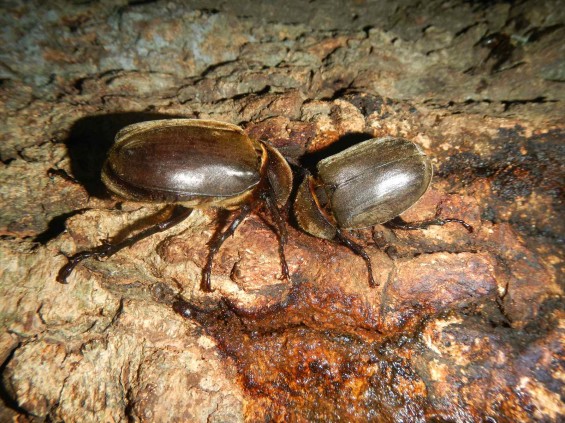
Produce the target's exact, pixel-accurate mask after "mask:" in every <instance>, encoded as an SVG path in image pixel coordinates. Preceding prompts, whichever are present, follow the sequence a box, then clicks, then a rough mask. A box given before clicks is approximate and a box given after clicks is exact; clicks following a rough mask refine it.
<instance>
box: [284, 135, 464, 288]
mask: <svg viewBox="0 0 565 423" xmlns="http://www.w3.org/2000/svg"><path fill="white" fill-rule="evenodd" d="M316 168H317V175H316V177H314V176H312V175H308V176H307V177H306V178H304V180H303V182H302V184H301V185H300V188H299V189H298V193H297V196H296V201H295V204H294V214H295V216H296V220H297V222H298V224H299V226H300V227H301V228H302V229H303V230H304V231H306V232H308V233H310V234H312V235H314V236H316V237H318V238H324V239H329V240H333V239H335V240H337V241H339V242H341V243H343V244H344V245H346V246H347V247H349V248H350V249H351V250H352V251H353V252H355V253H356V254H358V255H360V256H361V257H362V258H363V259H364V260H365V263H366V264H367V270H368V273H369V285H370V286H375V285H376V283H375V280H374V278H373V272H372V268H371V260H370V258H369V256H368V254H367V253H366V252H365V250H364V249H363V247H362V246H361V245H359V244H357V243H355V242H354V241H353V240H351V239H350V238H348V237H347V236H346V235H345V234H344V232H343V231H344V230H349V229H360V228H366V227H369V226H374V225H377V224H380V223H387V222H388V225H389V226H391V227H393V228H396V229H424V228H427V227H428V226H431V225H444V224H446V223H448V222H457V223H460V224H462V225H463V226H464V227H465V228H466V229H467V230H468V231H469V232H472V230H473V228H472V227H471V226H470V225H468V224H467V223H465V222H464V221H462V220H459V219H441V218H439V216H436V218H435V219H431V220H427V221H422V222H416V223H408V222H404V221H403V220H402V219H400V218H398V216H399V215H400V214H401V213H402V212H404V211H406V210H407V209H408V208H410V207H411V206H412V205H414V204H415V203H416V202H417V201H418V200H419V199H420V197H421V196H422V195H424V193H425V192H426V190H427V189H428V187H429V185H430V182H431V180H432V173H433V171H432V164H431V162H430V160H429V159H428V157H427V156H426V155H425V154H424V152H423V151H422V150H421V149H420V147H418V146H417V145H416V144H414V143H413V142H410V141H408V140H405V139H403V138H391V137H386V138H373V139H370V140H368V141H365V142H362V143H360V144H357V145H354V146H352V147H350V148H348V149H346V150H344V151H342V152H341V153H338V154H335V155H333V156H330V157H328V158H325V159H323V160H321V161H320V162H319V163H318V164H317V166H316Z"/></svg>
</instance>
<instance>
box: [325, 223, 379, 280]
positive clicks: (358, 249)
mask: <svg viewBox="0 0 565 423" xmlns="http://www.w3.org/2000/svg"><path fill="white" fill-rule="evenodd" d="M336 239H337V240H338V241H339V242H341V243H342V244H343V245H345V246H346V247H347V248H349V249H350V250H351V251H353V252H354V253H355V254H357V255H359V256H361V257H362V258H363V260H365V263H366V264H367V272H368V273H369V286H370V287H371V288H374V287H375V286H379V284H378V283H377V282H375V279H374V278H373V267H372V266H371V258H370V257H369V255H368V254H367V252H366V251H365V249H364V248H363V247H362V246H361V245H359V244H357V243H356V242H354V241H353V240H351V239H350V238H348V237H347V236H345V234H344V233H343V232H342V231H341V230H340V229H338V228H336Z"/></svg>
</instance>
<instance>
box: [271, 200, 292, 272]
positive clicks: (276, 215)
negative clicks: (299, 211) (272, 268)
mask: <svg viewBox="0 0 565 423" xmlns="http://www.w3.org/2000/svg"><path fill="white" fill-rule="evenodd" d="M265 202H266V203H267V207H268V209H269V212H270V213H271V216H272V217H273V220H274V221H275V225H276V227H277V235H278V238H279V256H280V260H281V266H282V275H283V278H284V279H286V280H288V281H289V280H290V274H289V272H288V264H287V263H286V256H285V254H284V246H285V245H286V241H287V238H288V233H287V231H286V222H285V220H284V219H283V217H282V216H281V213H280V211H279V209H278V207H277V206H276V204H275V201H274V198H273V196H272V195H271V194H266V195H265Z"/></svg>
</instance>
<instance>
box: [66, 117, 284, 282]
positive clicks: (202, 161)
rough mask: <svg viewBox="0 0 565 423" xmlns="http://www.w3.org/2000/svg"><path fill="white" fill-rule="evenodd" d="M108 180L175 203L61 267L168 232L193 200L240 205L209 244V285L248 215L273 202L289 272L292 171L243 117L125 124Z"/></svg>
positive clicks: (134, 194)
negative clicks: (219, 256) (150, 221)
mask: <svg viewBox="0 0 565 423" xmlns="http://www.w3.org/2000/svg"><path fill="white" fill-rule="evenodd" d="M102 181H103V182H104V184H105V185H106V186H107V187H108V188H109V189H110V191H112V192H113V193H114V194H116V195H117V196H118V197H120V198H123V199H126V200H132V201H139V202H148V203H162V204H167V205H169V206H168V207H170V205H171V204H173V205H174V206H173V208H172V209H171V210H170V216H169V217H168V219H167V220H165V221H163V222H161V223H159V224H157V225H155V226H152V227H150V228H147V229H145V230H143V231H141V232H139V233H137V234H136V235H134V236H132V237H130V238H127V239H125V240H123V241H121V242H117V243H114V244H112V243H109V242H104V243H103V244H102V245H100V246H98V247H96V248H94V249H92V250H88V251H82V252H79V253H77V254H75V255H73V256H72V257H70V258H69V259H68V260H69V261H68V263H67V264H66V265H65V266H64V267H63V268H62V269H61V270H60V272H59V275H58V277H57V280H58V281H59V282H62V283H66V279H67V277H68V276H69V275H70V273H71V272H72V271H73V269H74V268H75V266H76V265H77V264H79V263H80V262H81V261H82V260H84V259H86V258H89V257H95V258H101V257H109V256H111V255H113V254H115V253H116V252H118V251H120V250H121V249H123V248H125V247H129V246H131V245H133V244H135V243H136V242H137V241H139V240H141V239H143V238H146V237H148V236H150V235H153V234H155V233H157V232H162V231H164V230H166V229H169V228H171V227H173V226H174V225H177V224H179V223H180V222H182V221H183V220H184V219H186V218H187V217H188V216H189V215H190V213H191V212H192V210H193V208H196V207H199V208H206V207H218V208H223V209H228V210H238V211H239V213H238V214H237V215H236V217H235V218H234V219H233V221H232V222H231V224H230V225H229V226H228V228H227V229H226V230H225V231H224V232H222V233H221V234H219V235H218V236H217V237H216V238H215V239H214V240H212V241H211V243H210V244H209V254H208V261H207V263H206V266H205V268H204V271H203V279H202V285H201V287H202V289H203V290H204V291H207V292H209V291H211V290H212V287H211V284H210V274H211V271H212V264H213V260H214V256H215V254H216V253H217V251H218V250H219V249H220V247H221V245H222V244H223V243H224V241H225V240H226V239H227V238H228V237H229V236H230V235H232V234H233V233H234V231H235V230H236V229H237V227H238V226H239V225H240V223H241V222H242V221H243V220H244V219H245V217H246V216H247V215H248V214H249V213H251V212H252V211H254V210H256V209H257V208H258V206H259V205H261V204H266V206H267V209H268V210H269V212H270V214H271V216H272V218H273V221H274V223H275V227H276V229H277V232H278V238H279V254H280V258H281V265H282V274H283V277H284V278H286V279H289V273H288V266H287V264H286V260H285V256H284V245H285V243H286V239H287V232H286V226H285V219H284V218H283V216H282V215H281V214H282V213H281V211H282V210H283V209H284V207H285V206H286V203H287V201H288V197H289V195H290V192H291V190H292V171H291V170H290V167H289V165H288V163H287V162H286V160H285V159H284V158H283V156H282V155H281V154H280V153H279V152H278V151H277V150H276V149H275V148H273V147H271V146H269V145H268V144H266V143H263V142H260V141H255V140H253V139H251V138H249V137H248V136H247V135H246V134H245V132H244V131H243V130H242V129H241V128H240V127H238V126H236V125H231V124H228V123H223V122H217V121H211V120H195V119H168V120H157V121H150V122H142V123H137V124H133V125H130V126H127V127H125V128H123V129H122V130H121V131H120V132H119V133H118V134H117V135H116V141H115V144H114V145H113V147H112V148H111V149H110V151H109V154H108V158H107V159H106V162H105V163H104V167H103V169H102Z"/></svg>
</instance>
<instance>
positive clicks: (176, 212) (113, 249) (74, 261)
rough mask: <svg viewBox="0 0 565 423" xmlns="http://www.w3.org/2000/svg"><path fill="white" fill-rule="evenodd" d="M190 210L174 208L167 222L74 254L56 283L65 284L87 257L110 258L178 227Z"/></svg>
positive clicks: (62, 269)
mask: <svg viewBox="0 0 565 423" xmlns="http://www.w3.org/2000/svg"><path fill="white" fill-rule="evenodd" d="M192 210H193V209H189V208H186V207H183V206H175V207H174V209H173V210H172V213H171V216H170V217H169V218H168V219H167V220H165V221H163V222H160V223H158V224H156V225H154V226H151V227H149V228H147V229H145V230H143V231H140V232H138V233H137V234H135V235H133V236H131V237H129V238H126V239H124V240H123V241H120V242H118V243H115V244H112V243H110V242H108V241H103V242H102V245H99V246H98V247H95V248H93V249H92V250H87V251H81V252H79V253H76V254H75V255H73V256H71V257H69V258H68V263H67V264H66V265H64V266H63V267H62V268H61V270H60V271H59V274H58V275H57V281H59V282H61V283H67V277H68V276H69V275H70V274H71V272H72V271H73V269H74V268H75V267H76V266H77V265H78V264H79V263H80V262H81V261H83V260H85V259H87V258H89V257H96V258H97V259H98V258H102V257H110V256H112V255H114V254H116V253H117V252H118V251H120V250H122V249H124V248H126V247H131V246H132V245H134V244H135V243H136V242H138V241H141V240H142V239H144V238H147V237H148V236H151V235H154V234H156V233H158V232H163V231H166V230H167V229H170V228H172V227H173V226H175V225H178V224H179V223H181V222H182V221H183V220H184V219H186V218H187V217H188V216H189V215H190V214H191V213H192Z"/></svg>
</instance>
